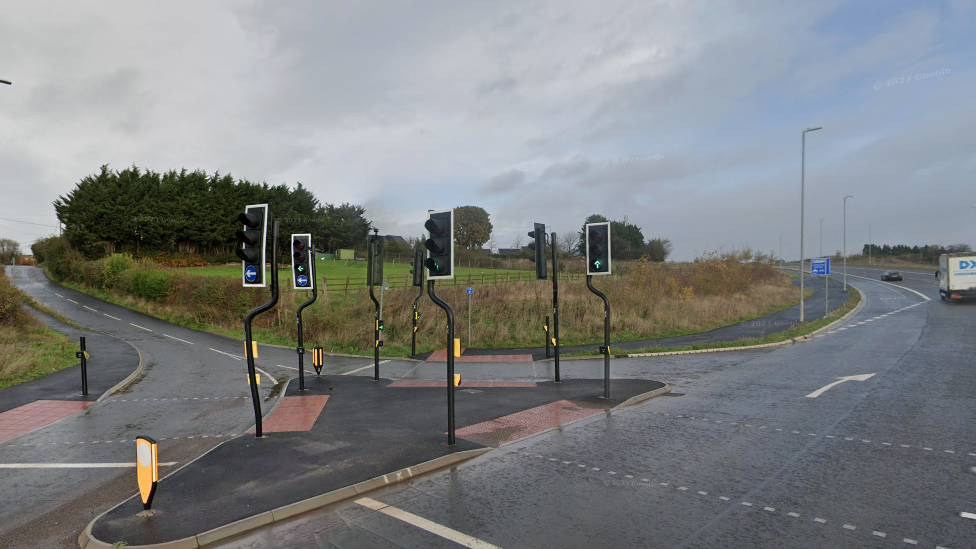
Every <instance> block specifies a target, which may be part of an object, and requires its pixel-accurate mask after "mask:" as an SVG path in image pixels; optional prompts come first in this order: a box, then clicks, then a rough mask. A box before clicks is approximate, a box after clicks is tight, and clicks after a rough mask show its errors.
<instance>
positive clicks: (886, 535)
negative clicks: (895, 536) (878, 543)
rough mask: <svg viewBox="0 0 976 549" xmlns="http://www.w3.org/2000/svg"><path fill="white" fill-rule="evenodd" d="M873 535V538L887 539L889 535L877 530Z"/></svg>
mask: <svg viewBox="0 0 976 549" xmlns="http://www.w3.org/2000/svg"><path fill="white" fill-rule="evenodd" d="M871 535H872V536H878V537H879V538H886V537H888V534H885V533H884V532H879V531H877V530H875V531H873V532H871Z"/></svg>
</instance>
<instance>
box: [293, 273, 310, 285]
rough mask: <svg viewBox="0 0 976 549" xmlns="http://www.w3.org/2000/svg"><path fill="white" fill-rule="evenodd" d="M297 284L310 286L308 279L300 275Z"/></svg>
mask: <svg viewBox="0 0 976 549" xmlns="http://www.w3.org/2000/svg"><path fill="white" fill-rule="evenodd" d="M295 282H297V283H298V285H299V286H308V277H307V276H305V275H298V278H296V279H295Z"/></svg>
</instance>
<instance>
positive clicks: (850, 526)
mask: <svg viewBox="0 0 976 549" xmlns="http://www.w3.org/2000/svg"><path fill="white" fill-rule="evenodd" d="M844 529H846V530H857V526H854V525H853V524H845V525H844Z"/></svg>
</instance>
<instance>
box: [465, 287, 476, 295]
mask: <svg viewBox="0 0 976 549" xmlns="http://www.w3.org/2000/svg"><path fill="white" fill-rule="evenodd" d="M464 291H465V292H466V293H467V294H468V295H471V294H473V293H474V288H472V287H471V286H468V289H467V290H464Z"/></svg>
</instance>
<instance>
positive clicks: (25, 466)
mask: <svg viewBox="0 0 976 549" xmlns="http://www.w3.org/2000/svg"><path fill="white" fill-rule="evenodd" d="M176 463H177V462H175V461H168V462H166V463H160V464H159V465H160V466H161V467H172V466H173V465H176ZM135 466H136V464H135V462H132V463H0V469H114V468H122V467H135Z"/></svg>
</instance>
